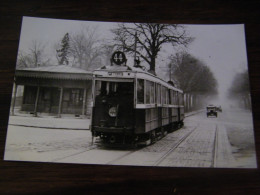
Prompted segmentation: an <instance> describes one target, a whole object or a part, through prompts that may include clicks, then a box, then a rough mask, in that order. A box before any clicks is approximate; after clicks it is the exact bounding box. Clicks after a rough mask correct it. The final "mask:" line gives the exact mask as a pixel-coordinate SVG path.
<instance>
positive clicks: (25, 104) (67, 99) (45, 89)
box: [11, 65, 92, 117]
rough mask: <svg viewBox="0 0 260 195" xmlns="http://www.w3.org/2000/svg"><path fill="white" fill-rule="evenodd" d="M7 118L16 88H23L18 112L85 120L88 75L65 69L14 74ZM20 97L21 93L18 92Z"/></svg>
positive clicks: (13, 107) (74, 69)
mask: <svg viewBox="0 0 260 195" xmlns="http://www.w3.org/2000/svg"><path fill="white" fill-rule="evenodd" d="M14 83H15V84H14V90H13V98H12V104H11V114H14V112H15V106H16V105H15V104H16V96H17V91H18V90H17V89H18V86H23V93H22V98H20V99H21V100H20V107H19V110H18V112H23V113H30V114H34V115H35V116H37V115H39V114H47V115H54V116H57V117H62V116H63V115H66V114H68V115H73V116H82V117H84V116H88V115H90V112H91V110H90V109H91V94H92V91H91V90H92V89H91V86H92V72H89V71H85V70H82V69H79V68H74V67H70V66H65V65H59V66H44V67H36V68H25V69H21V70H16V72H15V81H14ZM20 94H21V92H20Z"/></svg>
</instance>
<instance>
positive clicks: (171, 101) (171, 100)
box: [169, 89, 173, 105]
mask: <svg viewBox="0 0 260 195" xmlns="http://www.w3.org/2000/svg"><path fill="white" fill-rule="evenodd" d="M169 103H170V104H171V105H173V90H171V89H170V102H169Z"/></svg>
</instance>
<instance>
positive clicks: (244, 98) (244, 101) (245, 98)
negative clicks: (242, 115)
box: [228, 70, 251, 109]
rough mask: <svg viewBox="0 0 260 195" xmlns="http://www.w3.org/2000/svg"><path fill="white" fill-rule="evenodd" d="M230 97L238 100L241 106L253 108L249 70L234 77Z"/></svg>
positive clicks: (229, 91) (229, 92)
mask: <svg viewBox="0 0 260 195" xmlns="http://www.w3.org/2000/svg"><path fill="white" fill-rule="evenodd" d="M228 98H231V99H234V100H236V101H237V103H238V105H239V106H240V107H243V108H246V109H251V97H250V86H249V77H248V71H247V70H244V71H243V72H239V73H237V74H236V75H235V77H234V78H233V81H232V83H231V87H230V88H229V90H228Z"/></svg>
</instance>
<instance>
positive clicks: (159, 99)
mask: <svg viewBox="0 0 260 195" xmlns="http://www.w3.org/2000/svg"><path fill="white" fill-rule="evenodd" d="M157 104H161V85H160V84H157Z"/></svg>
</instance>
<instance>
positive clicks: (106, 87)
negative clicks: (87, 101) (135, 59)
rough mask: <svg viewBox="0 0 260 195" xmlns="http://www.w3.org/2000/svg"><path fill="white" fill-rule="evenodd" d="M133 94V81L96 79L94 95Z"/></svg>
mask: <svg viewBox="0 0 260 195" xmlns="http://www.w3.org/2000/svg"><path fill="white" fill-rule="evenodd" d="M133 94H134V84H133V82H110V81H99V80H97V81H96V84H95V97H97V96H129V95H133Z"/></svg>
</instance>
